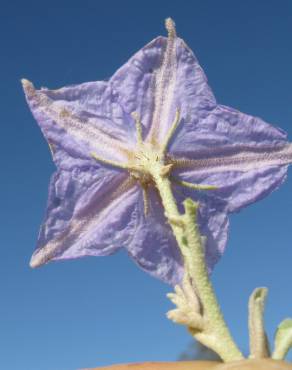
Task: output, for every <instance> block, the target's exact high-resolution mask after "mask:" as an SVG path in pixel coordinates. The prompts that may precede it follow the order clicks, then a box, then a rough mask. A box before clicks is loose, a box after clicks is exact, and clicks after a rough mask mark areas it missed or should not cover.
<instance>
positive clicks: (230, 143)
mask: <svg viewBox="0 0 292 370" xmlns="http://www.w3.org/2000/svg"><path fill="white" fill-rule="evenodd" d="M166 29H167V32H168V37H157V38H156V39H154V40H153V41H151V42H150V43H149V44H147V45H146V46H144V47H143V48H142V49H141V50H140V51H138V52H137V53H136V54H135V55H134V56H133V57H132V58H131V59H130V60H129V61H128V62H127V63H126V64H125V65H124V66H122V67H121V68H120V69H119V70H118V71H117V72H116V73H115V74H114V75H113V77H112V78H111V79H110V80H109V81H95V82H88V83H83V84H80V85H74V86H68V87H63V88H60V89H57V90H49V89H47V88H42V89H40V90H36V89H35V88H34V86H33V84H32V83H31V82H29V81H27V80H23V81H22V82H23V86H24V90H25V94H26V98H27V101H28V104H29V106H30V109H31V111H32V113H33V115H34V117H35V119H36V120H37V122H38V124H39V125H40V128H41V130H42V132H43V134H44V136H45V138H46V139H47V141H48V143H49V146H50V149H51V153H52V157H53V160H54V162H55V164H56V167H57V170H56V172H55V173H54V174H53V176H52V179H51V182H50V187H49V200H48V206H47V212H46V216H45V221H44V223H43V225H42V227H41V230H40V234H39V238H38V244H37V249H36V251H35V252H34V254H33V256H32V259H31V266H32V267H37V266H40V265H42V264H44V263H47V262H49V261H50V260H61V259H70V258H77V257H82V256H89V255H90V256H103V255H109V254H112V253H114V252H115V251H117V250H119V249H120V248H126V250H127V252H128V253H129V255H130V256H131V257H132V258H133V259H134V261H135V262H136V263H137V264H138V265H139V266H140V267H141V268H142V269H144V270H145V271H147V272H149V273H150V274H151V275H153V276H155V277H157V278H160V279H162V280H163V281H165V282H167V283H170V284H171V285H173V286H174V293H171V294H169V298H170V299H171V300H172V301H173V303H174V304H175V305H176V306H177V308H176V309H174V310H172V311H170V312H169V313H168V317H169V318H170V319H172V320H173V321H175V322H178V323H181V324H184V325H186V326H187V327H188V328H189V330H190V332H191V333H192V334H193V335H194V336H195V337H196V338H197V340H199V341H200V342H202V343H203V344H205V345H206V346H208V347H210V348H212V349H213V350H214V351H215V352H217V353H218V354H219V356H220V357H221V358H222V359H223V360H224V361H232V360H239V359H242V358H243V355H242V354H241V352H240V350H239V349H238V347H237V346H236V344H235V343H234V341H233V339H232V337H231V335H230V333H229V330H228V328H227V326H226V324H225V322H224V319H223V316H222V314H221V311H220V308H219V306H218V303H217V300H216V297H215V294H214V291H213V288H212V285H211V282H210V280H209V274H210V272H211V271H212V269H213V267H214V265H215V263H216V262H217V261H218V259H219V258H220V257H221V255H222V254H223V252H224V249H225V245H226V241H227V234H228V214H230V213H232V212H236V211H239V210H240V209H241V208H243V207H245V206H247V205H248V204H250V203H253V202H255V201H257V200H259V199H261V198H263V197H264V196H266V195H268V194H269V193H271V192H272V191H273V190H275V189H277V188H278V186H279V185H280V184H281V183H282V182H283V181H284V180H285V177H286V172H287V166H288V165H289V164H290V163H291V162H292V144H290V143H288V142H287V138H286V134H285V133H284V132H283V131H282V130H280V129H278V128H276V127H273V126H271V125H270V124H268V123H266V122H264V121H263V120H262V119H260V118H256V117H252V116H249V115H247V114H244V113H241V112H239V111H237V110H235V109H232V108H229V107H226V106H223V105H220V104H218V103H217V102H216V99H215V97H214V95H213V93H212V90H211V89H210V87H209V86H208V83H207V79H206V77H205V75H204V72H203V70H202V68H201V67H200V65H199V64H198V61H197V59H196V57H195V56H194V54H193V53H192V51H191V50H190V49H189V48H188V46H187V45H186V44H185V42H184V41H183V40H182V39H180V38H178V37H177V35H176V30H175V25H174V22H173V21H172V20H171V19H167V20H166ZM265 296H266V290H265V289H264V288H258V289H256V290H255V291H254V293H253V294H252V296H251V298H250V302H249V327H250V338H251V340H250V343H251V357H254V358H262V357H268V356H270V349H269V345H268V342H267V340H266V335H265V330H264V325H263V308H264V300H265ZM291 330H292V329H291V320H290V321H289V320H288V321H287V320H286V321H285V322H284V323H283V324H282V325H280V326H279V329H278V332H277V335H276V346H275V350H274V355H273V356H274V358H277V359H281V358H283V357H284V355H285V354H286V353H287V351H288V349H289V346H291V332H292V331H291Z"/></svg>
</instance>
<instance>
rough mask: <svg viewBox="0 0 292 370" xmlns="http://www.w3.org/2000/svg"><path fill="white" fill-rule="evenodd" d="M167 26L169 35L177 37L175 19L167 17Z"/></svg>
mask: <svg viewBox="0 0 292 370" xmlns="http://www.w3.org/2000/svg"><path fill="white" fill-rule="evenodd" d="M165 28H166V30H167V32H168V37H175V36H176V30H175V23H174V21H173V19H171V18H166V20H165Z"/></svg>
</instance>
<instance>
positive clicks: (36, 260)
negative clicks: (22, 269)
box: [29, 254, 42, 269]
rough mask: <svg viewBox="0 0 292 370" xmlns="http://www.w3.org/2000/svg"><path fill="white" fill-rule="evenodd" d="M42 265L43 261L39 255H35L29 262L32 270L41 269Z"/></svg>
mask: <svg viewBox="0 0 292 370" xmlns="http://www.w3.org/2000/svg"><path fill="white" fill-rule="evenodd" d="M41 265H42V261H41V258H40V257H39V256H38V255H37V254H34V255H33V256H32V257H31V260H30V262H29V266H30V267H31V268H32V269H35V268H36V267H39V266H41Z"/></svg>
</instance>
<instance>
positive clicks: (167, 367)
mask: <svg viewBox="0 0 292 370" xmlns="http://www.w3.org/2000/svg"><path fill="white" fill-rule="evenodd" d="M209 369H210V370H211V369H212V370H292V364H290V363H288V362H284V361H275V360H271V359H262V360H243V361H235V362H229V363H226V364H223V363H220V362H216V361H180V362H143V363H135V364H126V365H112V366H106V367H97V368H94V369H87V370H209ZM84 370H86V369H84Z"/></svg>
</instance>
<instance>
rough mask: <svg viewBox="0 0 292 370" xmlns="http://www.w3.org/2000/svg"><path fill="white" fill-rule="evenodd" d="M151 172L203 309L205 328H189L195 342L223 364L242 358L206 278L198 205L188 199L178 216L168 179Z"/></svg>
mask: <svg viewBox="0 0 292 370" xmlns="http://www.w3.org/2000/svg"><path fill="white" fill-rule="evenodd" d="M151 172H152V177H153V179H154V181H155V183H156V187H157V189H158V191H159V194H160V196H161V199H162V203H163V206H164V209H165V215H166V218H167V219H168V221H169V223H170V225H171V228H172V230H173V233H174V235H175V238H176V240H177V243H178V246H179V248H180V251H181V253H182V256H183V258H184V263H185V267H186V269H187V270H188V272H189V274H190V277H191V279H192V280H193V281H194V282H195V285H196V293H197V294H198V296H199V299H200V301H201V304H202V306H203V313H204V318H205V320H206V326H205V329H204V330H202V331H197V330H195V331H194V330H192V328H190V331H191V332H192V334H193V335H194V336H195V337H196V338H197V340H199V341H200V342H202V343H203V344H204V345H206V346H208V347H209V348H211V349H212V350H214V351H215V352H217V353H218V355H219V356H220V357H221V358H222V360H223V361H225V362H229V361H235V360H240V359H242V358H243V355H242V354H241V352H240V350H239V349H238V347H237V346H236V344H235V343H234V341H233V339H232V337H231V334H230V332H229V329H228V327H227V325H226V323H225V321H224V318H223V315H222V313H221V310H220V307H219V304H218V301H217V299H216V296H215V292H214V290H213V286H212V284H211V281H210V279H209V276H208V272H207V268H206V262H205V255H204V250H203V246H202V238H201V235H200V232H199V228H198V225H197V219H196V217H197V210H198V204H197V203H195V202H193V201H192V200H191V199H187V200H186V201H185V202H184V206H185V214H181V213H180V212H179V210H178V208H177V204H176V201H175V198H174V196H173V193H172V189H171V183H170V181H169V179H168V178H167V176H163V172H162V171H161V167H159V166H157V168H152V171H151Z"/></svg>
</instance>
